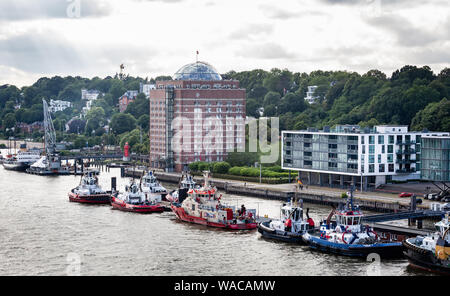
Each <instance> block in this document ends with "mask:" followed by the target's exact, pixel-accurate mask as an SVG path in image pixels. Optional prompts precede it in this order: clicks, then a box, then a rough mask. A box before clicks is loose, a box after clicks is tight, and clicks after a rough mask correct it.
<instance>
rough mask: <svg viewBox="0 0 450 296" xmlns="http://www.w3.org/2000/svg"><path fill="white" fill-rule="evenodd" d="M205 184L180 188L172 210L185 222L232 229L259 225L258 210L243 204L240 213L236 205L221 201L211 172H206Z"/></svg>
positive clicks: (243, 228)
mask: <svg viewBox="0 0 450 296" xmlns="http://www.w3.org/2000/svg"><path fill="white" fill-rule="evenodd" d="M204 177H205V184H204V186H203V187H201V188H194V189H180V191H179V192H180V196H179V201H178V203H172V211H173V212H174V213H175V214H176V215H177V217H178V219H180V220H181V221H184V222H189V223H194V224H201V225H206V226H210V227H218V228H225V229H231V230H251V229H255V228H256V227H257V223H256V221H255V214H256V210H247V209H246V208H245V206H244V205H242V207H241V209H240V211H239V213H236V212H235V211H234V207H231V206H227V205H224V204H222V203H221V201H220V200H221V198H222V196H217V188H215V187H212V186H211V185H210V184H209V172H205V174H204Z"/></svg>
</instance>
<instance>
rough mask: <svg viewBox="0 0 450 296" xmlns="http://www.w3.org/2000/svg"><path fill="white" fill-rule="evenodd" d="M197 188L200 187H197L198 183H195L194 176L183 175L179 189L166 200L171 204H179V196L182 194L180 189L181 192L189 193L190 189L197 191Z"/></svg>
mask: <svg viewBox="0 0 450 296" xmlns="http://www.w3.org/2000/svg"><path fill="white" fill-rule="evenodd" d="M196 187H199V186H198V185H196V183H195V181H194V178H192V176H191V175H190V174H189V173H183V174H182V176H181V181H180V184H179V189H178V190H174V191H172V192H170V193H169V194H168V195H167V196H166V199H167V200H168V201H170V202H178V198H179V195H180V192H179V191H180V189H181V190H185V191H186V192H187V191H189V190H190V189H195V188H196Z"/></svg>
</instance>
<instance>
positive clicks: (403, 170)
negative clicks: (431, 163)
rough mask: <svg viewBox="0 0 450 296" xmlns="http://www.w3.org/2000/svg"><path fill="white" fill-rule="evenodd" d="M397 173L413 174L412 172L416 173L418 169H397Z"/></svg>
mask: <svg viewBox="0 0 450 296" xmlns="http://www.w3.org/2000/svg"><path fill="white" fill-rule="evenodd" d="M395 172H396V173H397V174H411V173H415V172H416V169H409V170H407V169H402V170H396V171H395Z"/></svg>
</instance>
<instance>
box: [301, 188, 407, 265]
mask: <svg viewBox="0 0 450 296" xmlns="http://www.w3.org/2000/svg"><path fill="white" fill-rule="evenodd" d="M350 192H351V193H350V197H349V198H347V202H346V204H345V205H342V204H341V206H340V208H339V209H337V210H336V209H333V211H332V212H331V213H330V215H329V216H328V218H327V220H325V221H323V222H322V224H321V225H320V229H319V233H308V232H307V233H305V234H304V235H303V240H304V242H305V243H307V244H308V245H309V246H310V247H311V248H312V249H316V250H319V251H323V252H329V253H334V254H338V255H345V256H352V257H367V256H368V255H369V254H371V253H376V254H378V255H380V257H383V258H387V257H390V258H393V257H401V256H402V251H403V246H402V243H401V242H383V241H381V240H380V238H379V236H378V235H377V233H376V232H375V231H374V230H373V229H372V228H371V227H370V226H369V225H365V226H364V225H362V224H361V220H362V218H363V213H362V211H361V210H360V209H359V206H354V205H353V189H351V191H350ZM333 216H336V221H335V222H331V218H332V217H333Z"/></svg>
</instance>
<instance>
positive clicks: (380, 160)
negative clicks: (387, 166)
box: [378, 154, 381, 163]
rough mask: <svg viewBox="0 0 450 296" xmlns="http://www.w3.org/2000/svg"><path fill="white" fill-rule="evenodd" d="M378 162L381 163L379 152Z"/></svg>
mask: <svg viewBox="0 0 450 296" xmlns="http://www.w3.org/2000/svg"><path fill="white" fill-rule="evenodd" d="M378 163H381V154H378Z"/></svg>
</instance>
